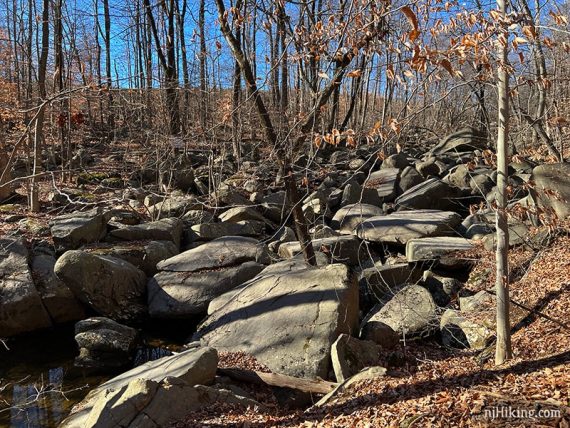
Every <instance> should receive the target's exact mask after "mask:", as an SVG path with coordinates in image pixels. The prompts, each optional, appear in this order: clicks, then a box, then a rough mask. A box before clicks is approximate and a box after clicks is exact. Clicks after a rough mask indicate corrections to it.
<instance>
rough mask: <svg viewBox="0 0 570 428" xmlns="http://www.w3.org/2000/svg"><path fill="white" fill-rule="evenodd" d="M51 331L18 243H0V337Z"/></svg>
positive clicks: (6, 240)
mask: <svg viewBox="0 0 570 428" xmlns="http://www.w3.org/2000/svg"><path fill="white" fill-rule="evenodd" d="M47 327H51V319H50V316H49V314H48V312H47V311H46V308H45V307H44V305H43V304H42V300H41V297H40V294H39V293H38V290H37V289H36V287H35V286H34V283H33V281H32V275H31V273H30V269H29V267H28V249H27V248H26V246H25V245H24V242H23V241H22V240H19V239H13V238H2V239H0V337H9V336H14V335H17V334H20V333H25V332H29V331H34V330H38V329H42V328H47Z"/></svg>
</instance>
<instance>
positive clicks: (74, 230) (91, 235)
mask: <svg viewBox="0 0 570 428" xmlns="http://www.w3.org/2000/svg"><path fill="white" fill-rule="evenodd" d="M108 220H109V214H104V213H102V212H101V211H100V210H98V209H97V208H95V209H92V210H90V211H85V212H80V211H75V212H72V213H70V214H65V215H61V216H58V217H55V218H54V219H53V220H52V221H51V222H50V227H51V235H52V237H53V243H54V245H55V247H56V250H57V251H59V252H63V251H65V250H75V249H76V248H79V247H80V246H81V245H83V244H89V243H91V242H97V241H100V240H101V239H103V238H104V237H105V235H106V234H107V221H108Z"/></svg>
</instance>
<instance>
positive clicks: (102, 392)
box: [60, 347, 218, 428]
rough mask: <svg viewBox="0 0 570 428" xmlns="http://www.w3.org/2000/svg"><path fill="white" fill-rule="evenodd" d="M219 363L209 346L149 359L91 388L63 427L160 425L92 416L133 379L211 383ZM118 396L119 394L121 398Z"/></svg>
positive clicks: (197, 383) (168, 402)
mask: <svg viewBox="0 0 570 428" xmlns="http://www.w3.org/2000/svg"><path fill="white" fill-rule="evenodd" d="M217 366H218V353H217V352H216V350H215V349H212V348H208V347H200V348H197V349H190V350H188V351H184V352H181V353H180V354H176V355H172V356H170V357H163V358H160V359H158V360H154V361H149V362H148V363H145V364H142V365H140V366H138V367H135V368H134V369H131V370H129V371H127V372H125V373H122V374H120V375H119V376H117V377H114V378H112V379H110V380H108V381H107V382H105V383H103V384H102V385H100V386H98V387H97V388H95V389H93V390H91V391H90V392H89V394H87V397H85V399H84V400H83V401H81V402H80V403H79V404H78V405H77V406H75V407H74V408H73V409H72V412H71V414H70V415H69V416H68V417H67V418H66V419H65V420H64V421H63V422H62V423H61V425H60V428H86V427H95V426H97V427H103V426H105V427H106V426H108V427H111V426H129V427H135V426H136V427H137V428H138V427H142V426H149V427H157V428H158V427H159V426H160V425H150V424H149V425H143V424H138V425H136V424H130V421H129V420H127V421H126V422H127V424H126V425H112V424H111V425H105V424H96V423H95V422H96V421H97V420H98V419H95V421H94V420H93V419H92V417H94V415H98V414H101V413H105V412H101V407H105V406H106V404H107V403H108V400H107V399H106V397H110V395H111V394H114V393H115V392H116V391H121V393H120V395H119V397H120V396H121V395H122V394H123V393H124V392H125V390H126V389H127V388H128V387H129V385H130V383H131V382H132V381H134V380H138V381H139V382H141V383H142V384H144V385H149V383H148V381H150V382H151V384H152V383H155V384H156V383H160V382H163V381H165V380H166V379H167V378H169V379H170V378H174V379H175V380H179V381H181V382H184V384H185V385H187V386H194V385H201V384H209V383H211V382H212V381H213V380H214V377H215V375H216V369H217ZM128 395H130V394H128ZM134 395H135V394H132V395H130V396H131V397H132V396H134ZM119 397H116V398H117V399H118V398H119ZM161 404H162V405H163V406H164V407H165V408H170V406H177V405H179V404H180V403H175V402H173V401H172V402H170V401H169V400H166V401H162V403H161ZM143 407H144V406H143ZM135 409H136V407H135ZM136 412H137V414H138V409H136Z"/></svg>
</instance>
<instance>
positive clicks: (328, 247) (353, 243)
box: [279, 235, 365, 266]
mask: <svg viewBox="0 0 570 428" xmlns="http://www.w3.org/2000/svg"><path fill="white" fill-rule="evenodd" d="M312 242H313V248H314V249H315V251H322V252H324V253H325V254H327V255H328V256H329V257H330V258H331V261H332V262H333V263H345V264H347V265H349V266H357V265H359V264H360V262H361V261H362V260H364V258H365V253H364V252H363V249H362V248H361V242H360V240H359V239H358V238H356V237H355V236H347V235H342V236H333V237H330V238H322V239H313V241H312ZM301 252H302V247H301V243H300V242H299V241H294V242H285V243H283V244H281V245H280V246H279V256H280V257H282V258H284V259H289V258H291V257H294V256H296V255H297V254H301Z"/></svg>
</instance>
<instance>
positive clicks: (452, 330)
mask: <svg viewBox="0 0 570 428" xmlns="http://www.w3.org/2000/svg"><path fill="white" fill-rule="evenodd" d="M440 330H441V339H442V341H443V343H444V344H445V345H447V346H451V347H455V348H457V347H459V348H471V349H484V348H485V347H486V346H487V343H488V341H489V339H490V338H492V337H493V334H494V333H493V331H492V330H491V329H489V328H488V327H486V326H485V325H483V324H478V323H475V322H473V321H471V320H469V319H467V318H466V317H465V316H463V315H462V314H461V313H460V312H458V311H454V310H453V309H448V310H446V311H445V312H444V313H443V315H442V317H441V321H440Z"/></svg>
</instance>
